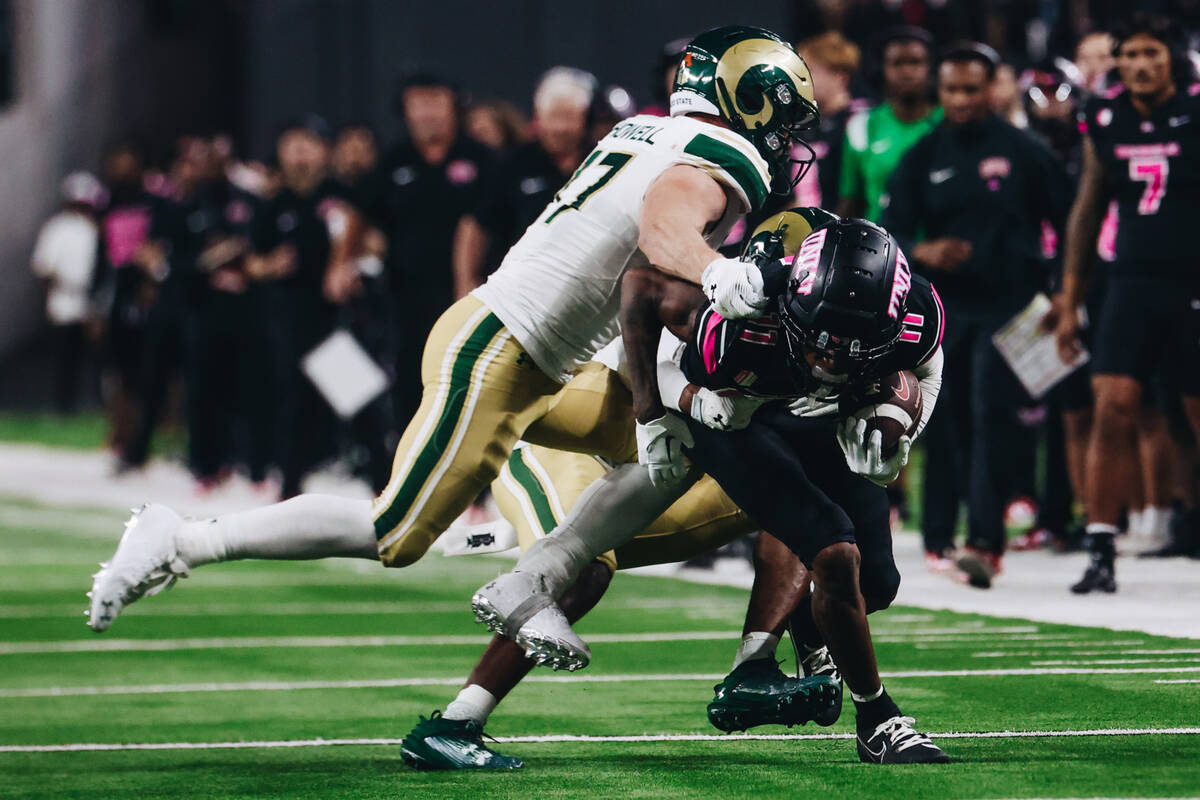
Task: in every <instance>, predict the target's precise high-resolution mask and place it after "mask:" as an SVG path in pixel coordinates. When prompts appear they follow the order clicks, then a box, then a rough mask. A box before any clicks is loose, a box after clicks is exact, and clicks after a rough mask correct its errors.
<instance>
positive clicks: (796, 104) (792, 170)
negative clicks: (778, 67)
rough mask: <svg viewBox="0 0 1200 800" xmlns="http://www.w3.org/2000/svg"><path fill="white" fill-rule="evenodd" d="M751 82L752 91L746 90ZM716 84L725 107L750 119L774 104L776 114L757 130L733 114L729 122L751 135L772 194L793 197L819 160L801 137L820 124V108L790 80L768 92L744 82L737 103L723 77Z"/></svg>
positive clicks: (759, 125)
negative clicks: (763, 162) (742, 113)
mask: <svg viewBox="0 0 1200 800" xmlns="http://www.w3.org/2000/svg"><path fill="white" fill-rule="evenodd" d="M747 83H749V84H750V85H749V88H744V87H746V84H747ZM715 85H716V90H717V92H718V94H719V95H720V96H721V99H722V101H723V103H722V105H723V106H724V107H725V108H727V109H739V110H741V111H742V112H744V114H745V115H747V116H750V115H753V114H756V113H758V112H761V111H762V110H763V109H764V106H766V105H767V104H768V103H769V104H770V106H771V108H772V109H773V113H772V115H771V118H770V119H769V120H768V121H767V122H766V123H765V124H764V123H762V122H757V121H756V122H755V123H754V125H753V127H748V126H747V125H746V122H745V119H744V117H743V116H741V115H730V119H729V123H730V125H731V126H732V127H733V129H734V130H737V131H739V132H744V133H745V134H747V135H748V138H749V139H750V141H751V142H752V143H753V144H754V147H755V149H756V150H758V152H759V155H761V156H762V157H763V160H765V161H766V162H767V167H768V169H769V171H770V174H771V193H772V194H776V195H785V196H786V195H789V194H791V192H792V190H793V189H794V188H796V184H798V183H799V182H800V181H801V180H803V179H804V175H805V174H806V173H807V172H808V170H809V169H810V168H811V167H812V165H813V163H814V162H815V161H816V160H817V154H816V152H815V151H814V150H813V149H812V147H811V146H810V145H809V144H808V142H806V141H805V140H804V139H803V138H801V136H802V134H803V132H804V131H808V130H812V129H813V128H815V127H816V126H817V125H818V124H820V121H821V115H820V112H818V111H817V107H816V105H815V104H814V103H812V102H810V101H808V100H806V99H805V98H804V97H801V96H800V95H799V94H798V93H797V92H796V91H795V90H794V89H793V88H792V87H791V86H790V85H789V83H788V81H787V80H780V81H778V82H777V83H775V84H773V85H771V86H768V87H766V88H765V89H760V88H759V87H758V85H757V84H755V83H752V82H748V81H745V80H743V81H742V82H741V85H739V87H737V91H736V93H734V94H735V97H736V102H735V97H733V96H731V92H730V91H729V87H728V86H726V84H725V81H724V79H723V78H721V77H720V76H718V77H717V79H716V82H715ZM797 149H799V150H800V151H801V155H802V157H801V158H795V157H794V156H795V154H796V153H795V151H796V150H797Z"/></svg>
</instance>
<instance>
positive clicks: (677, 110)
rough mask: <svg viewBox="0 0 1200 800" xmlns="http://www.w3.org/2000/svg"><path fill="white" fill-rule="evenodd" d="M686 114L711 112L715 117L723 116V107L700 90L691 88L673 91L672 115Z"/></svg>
mask: <svg viewBox="0 0 1200 800" xmlns="http://www.w3.org/2000/svg"><path fill="white" fill-rule="evenodd" d="M684 114H711V115H713V116H714V117H719V116H721V109H719V108H717V106H716V105H715V104H714V103H713V102H712V101H711V100H709V99H707V98H706V97H705V96H704V95H702V94H700V93H699V92H693V91H692V90H691V89H680V90H679V91H676V92H671V116H672V117H678V116H682V115H684Z"/></svg>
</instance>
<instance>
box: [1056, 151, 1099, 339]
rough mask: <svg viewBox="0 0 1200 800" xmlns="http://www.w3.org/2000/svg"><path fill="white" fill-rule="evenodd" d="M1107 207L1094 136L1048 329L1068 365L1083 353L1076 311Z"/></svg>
mask: <svg viewBox="0 0 1200 800" xmlns="http://www.w3.org/2000/svg"><path fill="white" fill-rule="evenodd" d="M1103 204H1104V167H1103V165H1102V164H1101V163H1100V158H1099V156H1097V154H1096V145H1095V144H1094V143H1093V142H1092V139H1091V137H1090V136H1088V135H1086V134H1084V137H1083V169H1082V171H1081V173H1080V176H1079V191H1078V192H1076V194H1075V202H1074V203H1073V204H1072V205H1071V213H1070V214H1068V215H1067V236H1066V247H1065V250H1064V253H1063V285H1062V291H1061V292H1060V293H1059V295H1058V296H1057V297H1056V298H1055V303H1054V307H1053V309H1052V310H1051V312H1050V313H1049V314H1048V315H1047V317H1046V319H1045V320H1044V323H1043V324H1045V325H1046V327H1048V328H1053V329H1054V335H1055V338H1056V339H1057V340H1058V352H1059V356H1060V357H1062V359H1063V360H1064V361H1069V360H1071V359H1073V358H1074V356H1075V355H1076V354H1078V352H1079V348H1080V345H1079V317H1078V314H1077V313H1076V309H1077V308H1078V307H1079V306H1080V305H1081V304H1082V303H1083V299H1084V296H1085V295H1086V294H1087V287H1088V283H1089V281H1090V279H1091V271H1092V264H1093V262H1094V260H1095V256H1096V239H1097V237H1098V236H1099V233H1100V220H1101V212H1102V210H1103Z"/></svg>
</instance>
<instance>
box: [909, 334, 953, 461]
mask: <svg viewBox="0 0 1200 800" xmlns="http://www.w3.org/2000/svg"><path fill="white" fill-rule="evenodd" d="M944 363H945V357H944V356H943V355H942V346H941V345H940V344H939V345H938V346H937V349H936V350H934V351H933V354H932V355H930V356H929V358H927V359H925V360H924V361H923V362H921V363H920V364H918V365H917V367H916V368H915V369H914V370H913V374H914V375H916V376H917V383H919V384H920V385H921V421H920V422H918V423H917V430H916V432H915V433H913V436H912V438H913V441H914V442H915V441H916V440H917V437H918V436H920V435H921V431H923V430H925V426H926V425H928V424H929V418H930V417H932V416H933V407H934V406H936V405H937V399H938V393H939V392H941V390H942V367H943V365H944Z"/></svg>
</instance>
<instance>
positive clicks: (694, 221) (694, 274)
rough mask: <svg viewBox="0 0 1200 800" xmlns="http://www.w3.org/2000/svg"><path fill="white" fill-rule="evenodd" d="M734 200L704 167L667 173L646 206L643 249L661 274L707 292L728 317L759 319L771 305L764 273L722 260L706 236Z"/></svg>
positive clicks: (641, 238)
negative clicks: (763, 276) (765, 306)
mask: <svg viewBox="0 0 1200 800" xmlns="http://www.w3.org/2000/svg"><path fill="white" fill-rule="evenodd" d="M731 200H732V198H731V197H730V195H729V194H728V193H727V190H726V189H725V188H723V187H722V186H721V184H720V183H718V182H717V180H716V179H715V178H713V177H712V176H711V175H709V174H708V173H707V172H705V171H704V170H702V169H700V168H699V167H692V166H687V165H682V164H680V165H676V166H673V167H671V168H670V169H667V170H666V171H664V172H663V173H662V174H661V175H659V176H658V178H656V179H655V181H654V183H652V184H651V185H650V188H649V189H648V190H647V191H646V196H645V198H644V199H643V201H642V216H641V220H640V226H639V230H638V248H639V249H640V250H641V251H642V254H643V255H645V256H646V259H647V260H648V261H649V262H650V263H651V264H652V265H653V266H654V267H655V268H656V269H658V270H660V271H661V272H664V273H666V274H667V275H670V276H672V277H675V278H680V279H683V280H685V281H690V282H691V283H694V284H699V285H700V286H702V287H704V294H705V295H706V296H707V297H708V299H709V300H711V301H712V302H713V304H714V305H715V306H716V308H717V310H718V311H720V312H721V313H722V315H724V316H726V317H748V316H754V315H756V314H758V313H759V309H760V308H761V307H762V306H763V305H764V304H765V303H766V296H765V295H764V294H763V287H762V275H761V273H760V272H759V269H758V268H757V267H756V266H755V265H753V264H750V263H748V262H745V261H739V260H737V259H732V258H724V257H722V256H721V254H720V253H718V252H717V251H716V250H714V249H713V248H711V247H709V245H708V242H706V241H704V234H705V232H706V231H708V230H709V229H710V228H711V227H712V226H713V225H715V224H716V223H718V222H719V221H720V220H721V217H723V216H724V215H725V209H726V206H727V204H728V203H729V202H731ZM737 202H740V201H737Z"/></svg>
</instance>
